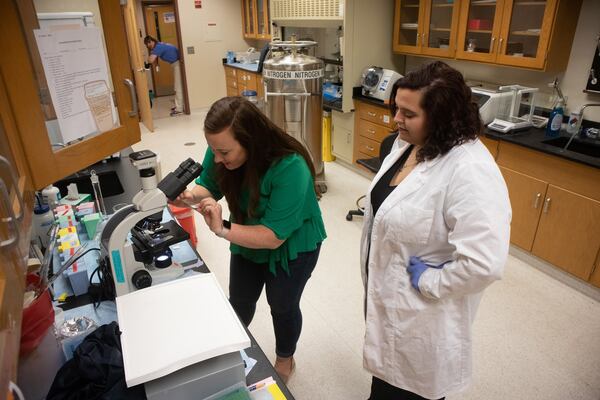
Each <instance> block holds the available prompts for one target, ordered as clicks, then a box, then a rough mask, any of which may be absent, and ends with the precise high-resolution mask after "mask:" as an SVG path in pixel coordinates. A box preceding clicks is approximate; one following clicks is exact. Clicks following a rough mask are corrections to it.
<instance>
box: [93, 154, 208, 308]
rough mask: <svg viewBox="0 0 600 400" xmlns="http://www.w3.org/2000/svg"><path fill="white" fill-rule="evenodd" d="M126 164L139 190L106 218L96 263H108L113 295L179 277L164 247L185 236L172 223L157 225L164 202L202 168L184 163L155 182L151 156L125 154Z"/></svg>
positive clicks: (180, 269) (177, 266)
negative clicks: (137, 177) (136, 173)
mask: <svg viewBox="0 0 600 400" xmlns="http://www.w3.org/2000/svg"><path fill="white" fill-rule="evenodd" d="M129 159H130V161H131V163H132V164H133V166H134V167H136V168H137V169H138V170H139V175H140V178H141V180H142V190H141V191H140V192H138V193H137V194H136V195H135V196H134V197H133V200H132V204H129V205H127V206H125V207H123V208H121V209H119V210H118V211H117V212H116V213H115V214H113V215H112V216H111V217H110V218H109V219H108V221H107V223H106V226H105V227H104V229H103V231H102V235H101V239H100V243H101V248H102V259H105V260H106V259H108V264H110V271H111V272H112V277H113V281H114V285H115V293H116V296H121V295H124V294H127V293H129V292H132V291H135V290H137V289H143V288H145V287H148V286H151V285H153V284H159V283H163V282H167V281H170V280H173V279H175V278H177V277H179V276H181V275H182V274H183V272H184V271H183V267H182V266H181V265H180V264H177V263H173V262H172V260H171V256H172V253H171V250H170V249H169V246H171V245H173V244H176V243H179V242H182V241H184V240H188V239H189V237H190V236H189V234H188V233H187V232H186V231H185V230H184V229H183V228H182V227H181V226H179V224H177V222H175V221H174V220H171V221H167V222H161V221H162V214H163V210H164V208H165V207H166V206H167V199H169V200H174V199H175V198H176V197H177V196H178V195H179V194H180V193H181V192H183V191H184V190H185V188H186V186H187V185H188V184H189V183H190V182H191V181H192V180H193V179H194V178H196V177H198V176H199V175H200V173H201V172H202V166H201V165H200V164H199V163H197V162H195V161H194V160H192V159H191V158H188V159H187V160H185V161H184V162H182V163H181V164H180V165H179V167H178V168H177V169H176V170H175V171H174V172H171V173H169V174H168V175H167V176H166V177H165V178H164V179H162V180H161V181H160V182H158V183H157V177H156V171H155V168H156V166H157V164H156V154H154V153H153V152H152V151H150V150H142V151H137V152H134V153H131V154H130V155H129Z"/></svg>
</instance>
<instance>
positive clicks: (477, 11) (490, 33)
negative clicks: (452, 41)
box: [456, 0, 504, 62]
mask: <svg viewBox="0 0 600 400" xmlns="http://www.w3.org/2000/svg"><path fill="white" fill-rule="evenodd" d="M503 6H504V0H471V1H465V2H463V3H462V9H461V18H460V23H459V26H460V29H459V32H458V40H457V49H456V57H457V58H462V59H467V60H473V61H487V62H493V61H495V60H496V53H497V47H498V46H499V43H500V37H499V36H500V25H501V22H502V12H503Z"/></svg>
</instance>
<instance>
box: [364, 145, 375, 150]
mask: <svg viewBox="0 0 600 400" xmlns="http://www.w3.org/2000/svg"><path fill="white" fill-rule="evenodd" d="M365 147H366V148H367V150H369V151H375V149H374V148H373V147H371V146H367V145H365Z"/></svg>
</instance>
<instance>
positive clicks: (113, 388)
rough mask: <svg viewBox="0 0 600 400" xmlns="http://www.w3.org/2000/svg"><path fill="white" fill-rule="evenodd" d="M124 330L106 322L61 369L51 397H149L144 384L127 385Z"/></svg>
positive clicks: (83, 399) (74, 399) (71, 399)
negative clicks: (122, 335) (124, 362)
mask: <svg viewBox="0 0 600 400" xmlns="http://www.w3.org/2000/svg"><path fill="white" fill-rule="evenodd" d="M120 335H121V332H120V331H119V326H118V325H117V323H116V322H111V323H110V324H107V325H102V326H100V327H99V328H98V329H96V330H95V331H93V332H92V333H90V334H89V335H88V336H87V337H86V338H85V339H84V340H83V342H82V343H81V344H80V345H79V346H78V347H77V349H75V353H74V354H73V358H72V359H71V360H69V361H67V362H66V363H65V365H63V366H62V367H61V369H59V370H58V372H57V373H56V376H55V377H54V382H52V387H51V388H50V392H49V393H48V396H47V397H46V398H47V399H48V400H59V399H60V400H63V399H65V400H66V399H68V400H92V399H106V400H109V399H110V400H113V399H145V398H146V394H145V392H144V387H143V385H138V386H133V387H131V388H128V387H127V385H126V384H125V371H124V369H123V355H122V354H121V338H120Z"/></svg>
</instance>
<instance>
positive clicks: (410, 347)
mask: <svg viewBox="0 0 600 400" xmlns="http://www.w3.org/2000/svg"><path fill="white" fill-rule="evenodd" d="M407 148H408V145H407V144H406V143H405V142H402V141H400V140H398V139H397V143H396V144H395V146H394V147H393V149H392V152H391V153H390V155H389V156H388V157H387V158H386V159H385V160H384V162H383V165H382V167H381V169H380V171H379V173H378V174H377V176H376V177H375V179H374V180H373V183H372V184H371V188H370V189H369V194H368V195H367V207H366V209H365V218H364V226H363V233H362V240H361V268H362V276H363V282H364V284H365V293H366V332H365V344H364V352H363V361H364V367H365V368H366V369H367V370H368V371H369V372H370V373H371V374H373V375H374V376H376V377H378V378H380V379H383V380H384V381H386V382H388V383H389V384H391V385H394V386H396V387H400V388H403V389H405V390H409V391H411V392H414V393H417V394H419V395H420V396H422V397H425V398H428V399H438V398H440V397H443V396H446V395H447V394H449V393H451V392H455V391H458V390H461V389H463V388H464V387H465V386H467V385H468V383H469V382H470V379H471V370H472V362H471V341H472V339H471V323H472V321H473V318H474V316H475V312H476V311H477V307H478V306H479V302H480V300H481V296H482V291H483V289H485V288H486V287H487V286H488V285H489V284H490V283H492V282H493V281H495V280H497V279H500V278H501V276H502V272H503V269H504V264H505V262H506V258H507V255H508V246H509V236H510V219H511V208H510V203H509V199H508V192H507V189H506V184H505V182H504V179H503V178H502V175H501V174H500V171H499V169H498V166H497V165H496V163H495V162H494V159H493V158H492V156H491V155H490V153H489V152H488V150H487V149H486V148H485V146H484V145H483V144H482V143H481V141H479V140H474V141H471V142H467V143H465V144H462V145H460V146H456V147H454V148H453V149H452V150H451V151H450V152H449V153H447V154H446V155H444V156H441V157H437V158H435V159H434V160H430V161H425V162H422V163H419V164H418V165H417V166H416V167H415V168H414V169H413V171H412V172H411V173H410V174H409V175H408V176H407V177H406V178H404V180H403V181H402V182H401V183H400V185H398V187H397V188H396V189H394V191H393V192H392V193H391V194H390V195H389V196H388V198H387V199H386V200H385V201H384V202H383V203H382V204H381V207H380V208H379V211H378V212H377V215H376V216H373V215H372V213H373V210H372V207H371V202H370V193H371V190H372V189H373V186H374V184H375V183H376V182H377V181H378V180H379V178H380V177H381V175H382V174H383V173H384V172H385V171H387V170H388V169H389V168H390V167H391V166H392V165H393V164H394V162H395V161H396V160H397V159H398V158H399V157H400V156H401V154H402V153H403V152H404V151H405V150H406V149H407ZM369 245H370V250H369ZM368 254H370V255H369V260H368V276H367V274H366V272H367V271H366V267H367V255H368ZM410 256H418V257H420V258H421V259H422V260H423V261H425V262H426V263H427V264H435V265H439V264H441V263H443V262H445V261H449V260H450V261H451V262H450V263H448V264H446V265H445V266H444V268H443V269H433V268H429V269H427V270H426V271H425V272H424V273H423V275H421V279H420V281H419V288H420V291H421V293H419V292H417V291H416V290H415V289H414V288H413V287H412V286H411V284H410V276H409V274H408V272H407V270H406V268H407V266H408V260H409V257H410Z"/></svg>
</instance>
